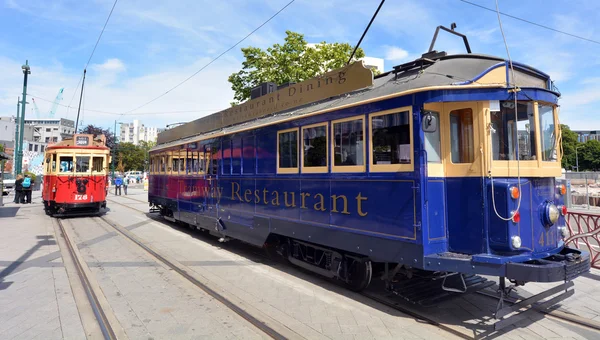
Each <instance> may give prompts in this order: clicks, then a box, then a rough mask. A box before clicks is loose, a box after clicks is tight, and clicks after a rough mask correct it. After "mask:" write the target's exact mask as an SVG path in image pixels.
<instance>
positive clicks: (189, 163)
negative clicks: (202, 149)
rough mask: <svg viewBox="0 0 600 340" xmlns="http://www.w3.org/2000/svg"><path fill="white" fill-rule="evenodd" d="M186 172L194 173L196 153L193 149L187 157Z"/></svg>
mask: <svg viewBox="0 0 600 340" xmlns="http://www.w3.org/2000/svg"><path fill="white" fill-rule="evenodd" d="M185 173H186V174H188V175H189V174H192V173H194V153H193V152H191V151H188V152H187V158H186V159H185Z"/></svg>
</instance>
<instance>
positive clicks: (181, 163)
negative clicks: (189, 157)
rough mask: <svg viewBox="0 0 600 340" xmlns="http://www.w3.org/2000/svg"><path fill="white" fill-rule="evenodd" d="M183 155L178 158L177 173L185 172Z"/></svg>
mask: <svg viewBox="0 0 600 340" xmlns="http://www.w3.org/2000/svg"><path fill="white" fill-rule="evenodd" d="M184 157H185V156H182V158H179V173H180V174H185V158H184Z"/></svg>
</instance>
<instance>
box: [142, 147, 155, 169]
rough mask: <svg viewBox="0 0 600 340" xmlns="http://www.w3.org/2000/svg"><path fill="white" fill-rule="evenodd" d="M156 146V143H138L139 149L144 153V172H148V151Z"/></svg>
mask: <svg viewBox="0 0 600 340" xmlns="http://www.w3.org/2000/svg"><path fill="white" fill-rule="evenodd" d="M155 146H156V142H153V141H150V142H146V141H140V145H139V148H140V149H141V150H142V152H143V153H144V171H147V170H148V163H149V159H150V149H152V148H153V147H155Z"/></svg>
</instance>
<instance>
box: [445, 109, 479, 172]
mask: <svg viewBox="0 0 600 340" xmlns="http://www.w3.org/2000/svg"><path fill="white" fill-rule="evenodd" d="M450 154H451V156H452V163H455V164H456V163H473V161H474V159H475V157H474V147H473V110H471V109H460V110H454V111H452V112H450Z"/></svg>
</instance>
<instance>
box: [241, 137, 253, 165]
mask: <svg viewBox="0 0 600 340" xmlns="http://www.w3.org/2000/svg"><path fill="white" fill-rule="evenodd" d="M242 148H243V151H242V156H243V157H244V161H243V167H244V168H243V169H242V172H243V173H244V174H254V171H256V156H255V155H254V136H249V137H244V139H243V140H242Z"/></svg>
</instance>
